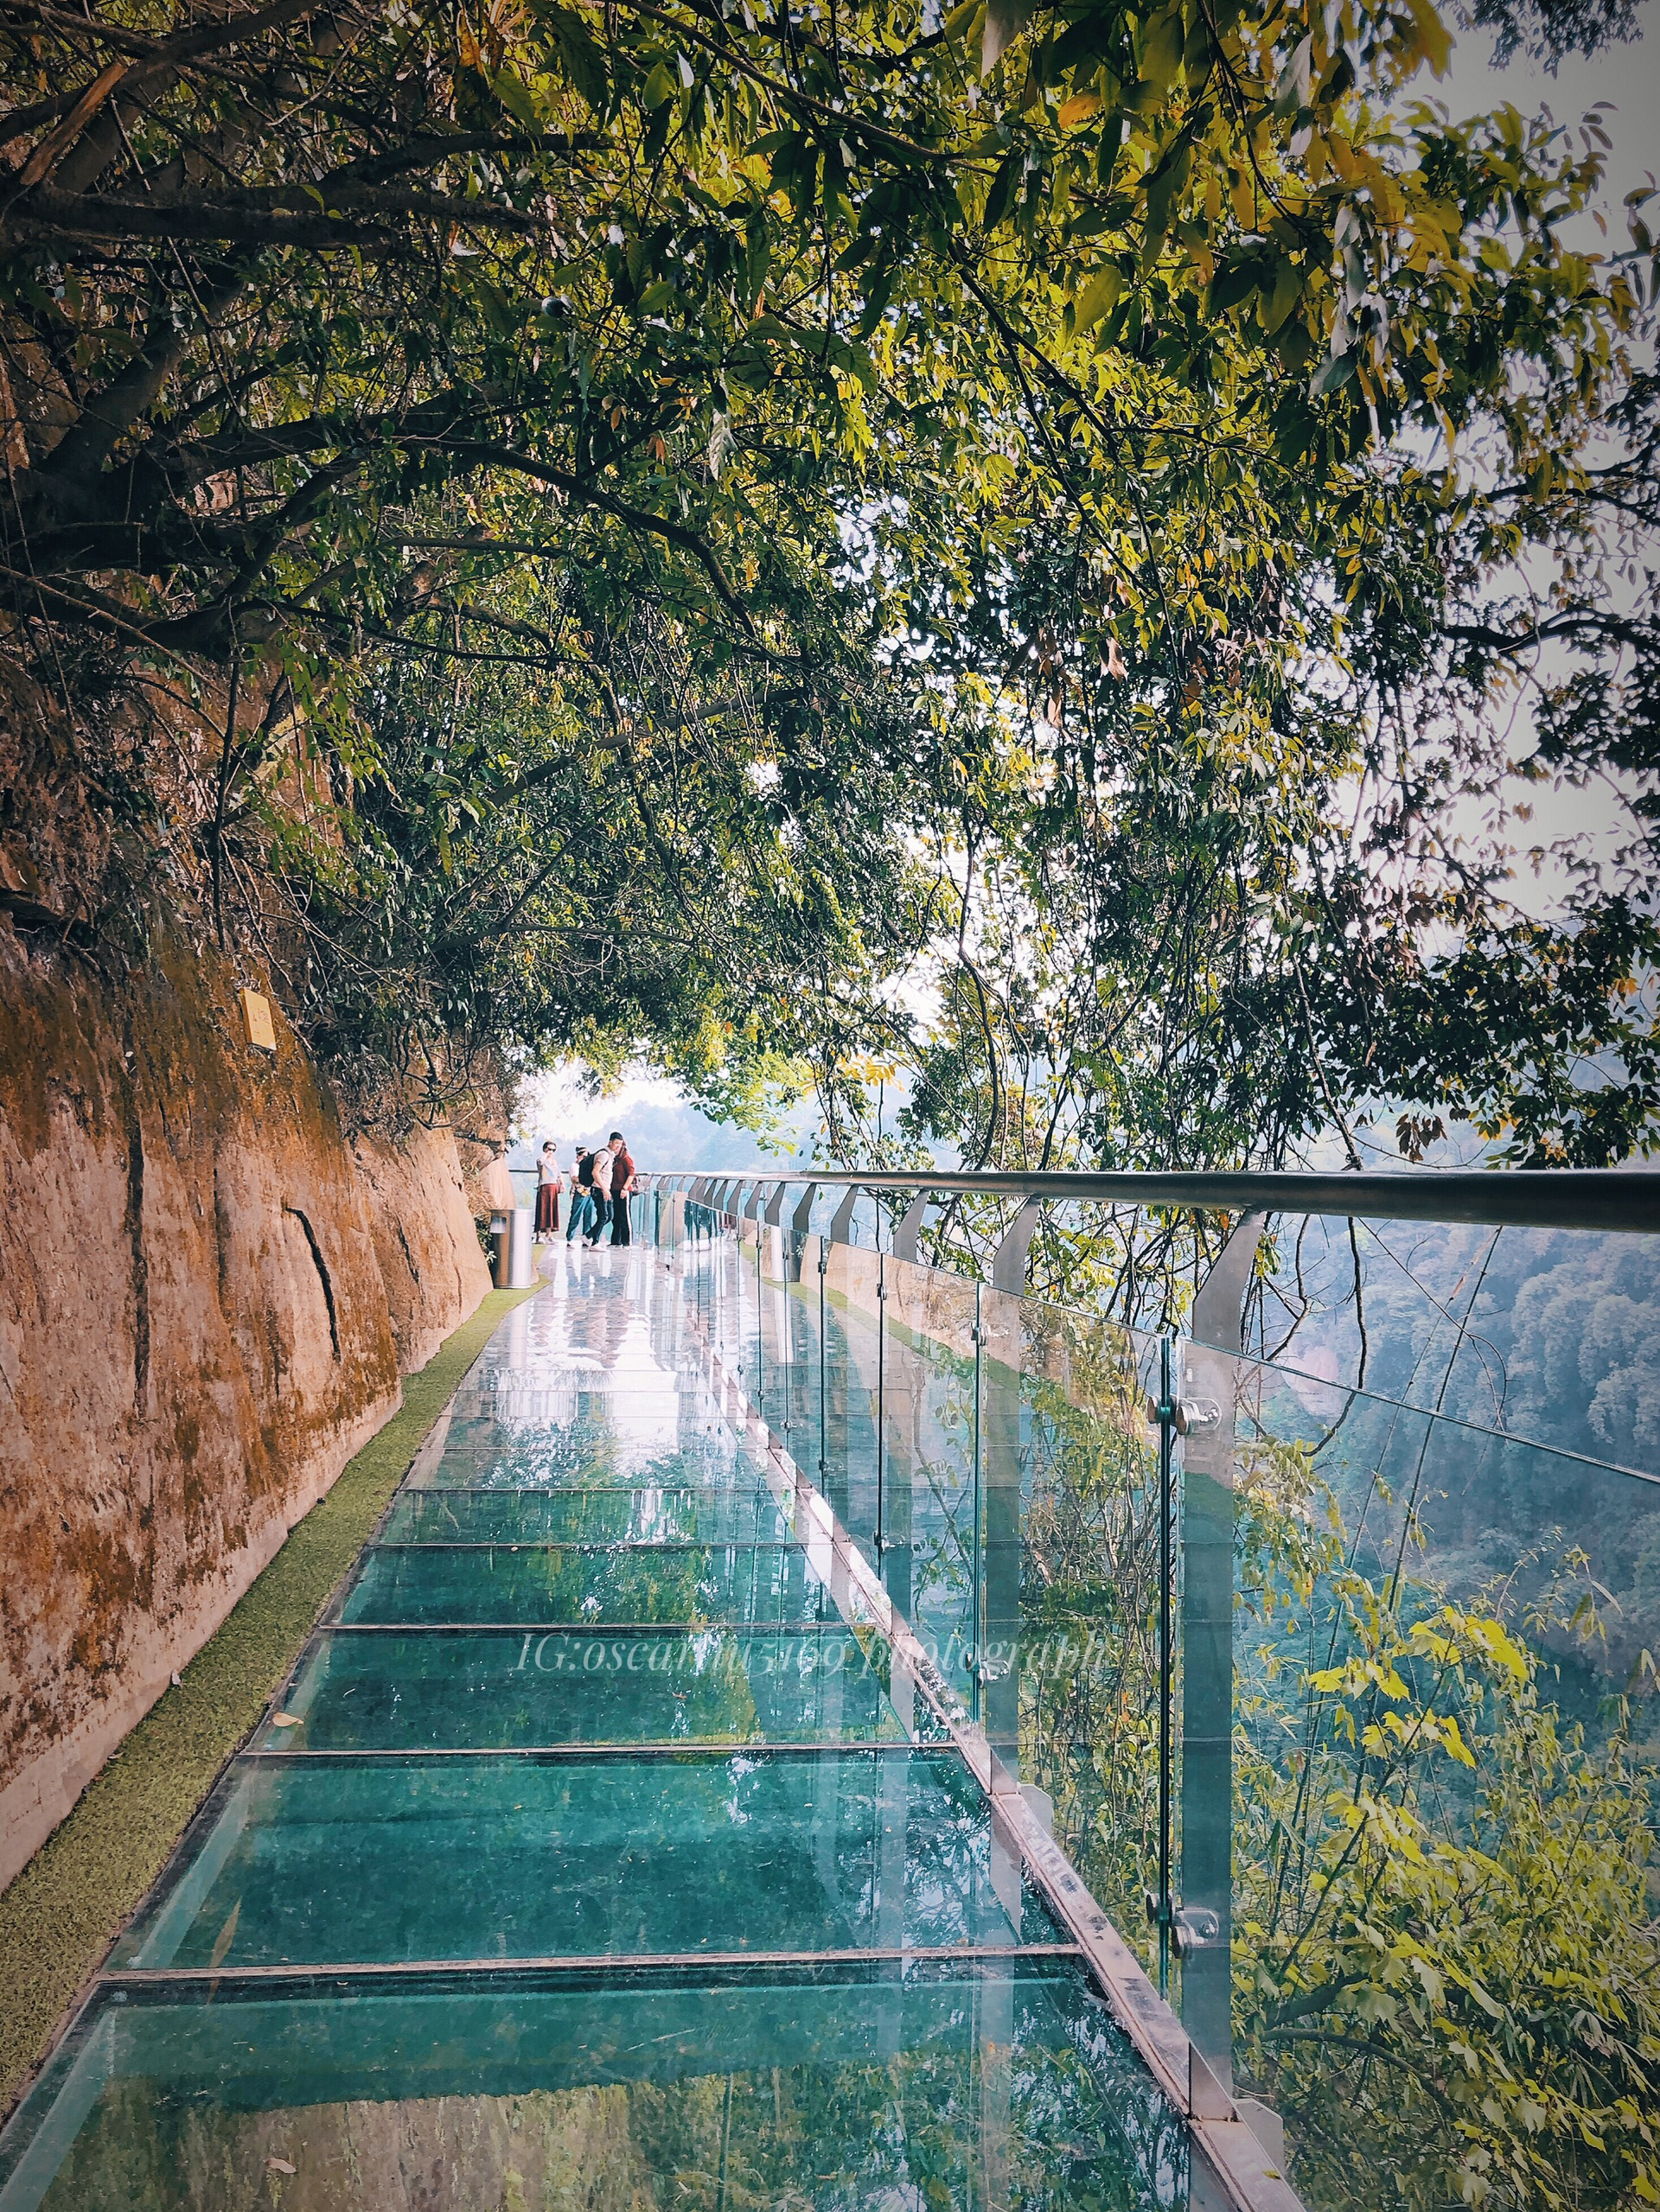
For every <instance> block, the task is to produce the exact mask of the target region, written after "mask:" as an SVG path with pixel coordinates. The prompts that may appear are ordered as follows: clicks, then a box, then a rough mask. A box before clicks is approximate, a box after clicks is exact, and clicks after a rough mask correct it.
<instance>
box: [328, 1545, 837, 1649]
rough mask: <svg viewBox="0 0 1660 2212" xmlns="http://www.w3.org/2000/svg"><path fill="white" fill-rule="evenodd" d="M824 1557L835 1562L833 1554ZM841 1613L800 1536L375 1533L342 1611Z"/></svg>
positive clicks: (611, 1617)
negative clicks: (711, 1539) (588, 1545)
mask: <svg viewBox="0 0 1660 2212" xmlns="http://www.w3.org/2000/svg"><path fill="white" fill-rule="evenodd" d="M822 1564H823V1565H825V1569H826V1573H828V1571H829V1568H828V1561H827V1560H826V1561H824V1562H823V1563H822ZM835 1613H836V1607H835V1603H834V1601H833V1597H832V1595H831V1591H830V1590H829V1588H828V1586H827V1581H826V1580H825V1578H823V1577H821V1576H820V1574H819V1572H818V1571H817V1569H816V1566H815V1565H814V1553H813V1552H812V1551H811V1550H809V1549H804V1548H803V1547H802V1546H800V1545H796V1544H782V1545H774V1546H756V1545H745V1544H729V1545H686V1546H674V1547H672V1548H671V1547H670V1546H663V1545H654V1546H644V1547H641V1548H635V1549H631V1550H628V1551H604V1552H587V1551H575V1550H572V1549H571V1548H570V1547H569V1546H553V1545H538V1546H534V1547H527V1548H524V1549H520V1550H514V1548H513V1547H512V1546H508V1545H499V1546H494V1547H492V1546H485V1547H484V1548H482V1549H479V1548H477V1547H476V1546H448V1545H442V1544H376V1545H373V1546H370V1548H369V1549H368V1550H367V1552H365V1553H364V1555H363V1559H362V1563H361V1569H360V1571H359V1573H358V1575H357V1578H356V1579H355V1580H354V1582H353V1584H351V1587H350V1588H349V1590H348V1591H347V1593H346V1597H345V1599H344V1601H343V1603H342V1606H341V1615H340V1617H341V1619H342V1621H343V1622H348V1623H350V1622H368V1623H386V1622H410V1623H412V1624H419V1625H423V1626H431V1625H433V1624H435V1623H439V1622H468V1621H477V1622H486V1623H490V1624H495V1625H502V1626H506V1625H509V1624H517V1625H520V1626H522V1627H525V1628H527V1629H528V1628H536V1627H541V1626H549V1627H552V1626H556V1625H558V1624H559V1623H560V1622H573V1621H574V1622H648V1623H649V1622H672V1623H676V1624H686V1623H690V1622H729V1621H730V1622H745V1621H786V1622H801V1621H820V1620H831V1619H833V1618H834V1617H835Z"/></svg>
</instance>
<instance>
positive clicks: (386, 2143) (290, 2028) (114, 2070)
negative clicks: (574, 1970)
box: [0, 1959, 1188, 2212]
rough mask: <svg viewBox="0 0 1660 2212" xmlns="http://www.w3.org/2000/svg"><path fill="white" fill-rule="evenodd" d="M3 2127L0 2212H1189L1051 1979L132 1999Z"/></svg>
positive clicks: (1136, 2095)
mask: <svg viewBox="0 0 1660 2212" xmlns="http://www.w3.org/2000/svg"><path fill="white" fill-rule="evenodd" d="M117 1996H118V1998H119V2000H120V2001H117ZM20 2123H21V2124H20V2125H19V2126H16V2127H15V2128H14V2129H13V2131H12V2132H11V2133H10V2135H9V2136H8V2138H7V2148H6V2152H5V2154H4V2155H5V2158H6V2163H5V2164H4V2165H0V2212H23V2208H24V2207H25V2206H27V2207H28V2212H69V2208H72V2207H73V2208H74V2212H106V2208H107V2212H127V2208H129V2207H131V2206H132V2205H137V2204H143V2205H144V2206H146V2207H148V2208H152V2212H202V2207H203V2205H204V2203H205V2202H206V2199H205V2198H204V2196H203V2195H202V2193H201V2177H203V2176H220V2175H224V2176H234V2177H247V2180H246V2187H243V2186H242V2184H241V2182H240V2179H239V2183H238V2186H239V2189H240V2190H241V2194H240V2195H239V2196H238V2198H237V2199H236V2201H237V2202H256V2201H260V2199H261V2198H262V2196H263V2195H264V2193H265V2191H267V2190H269V2191H270V2192H271V2194H272V2195H275V2194H276V2192H277V2191H278V2190H281V2189H282V2187H283V2183H284V2173H283V2171H282V2170H283V2169H284V2168H286V2169H291V2170H292V2172H293V2175H294V2179H293V2180H291V2181H290V2182H289V2183H288V2191H289V2194H290V2195H291V2196H292V2194H293V2192H294V2190H296V2189H298V2190H301V2191H302V2192H303V2195H302V2196H300V2197H298V2198H296V2199H295V2201H296V2202H303V2203H304V2205H305V2206H306V2207H307V2208H308V2212H358V2208H361V2207H362V2206H364V2205H379V2204H381V2203H387V2204H390V2203H393V2202H397V2203H399V2204H402V2203H405V2202H408V2201H410V2182H409V2177H410V2175H411V2174H412V2173H415V2174H418V2175H422V2176H425V2175H437V2176H442V2177H444V2181H443V2182H442V2183H439V2185H438V2186H439V2188H440V2190H441V2194H440V2195H439V2196H436V2197H434V2198H433V2199H432V2200H431V2202H434V2203H435V2204H436V2203H439V2202H442V2203H444V2204H451V2203H453V2204H457V2205H459V2204H462V2203H466V2204H469V2205H476V2206H496V2205H501V2206H512V2205H515V2204H523V2205H526V2206H546V2205H555V2204H562V2203H565V2202H569V2201H572V2200H573V2199H574V2198H575V2197H576V2196H580V2197H581V2199H582V2200H583V2201H584V2202H599V2203H603V2204H612V2203H616V2204H626V2205H629V2206H632V2207H636V2208H639V2212H729V2209H730V2208H735V2207H741V2206H762V2205H773V2206H786V2205H808V2204H814V2205H824V2206H834V2207H853V2206H859V2205H870V2206H877V2205H881V2206H894V2207H898V2206H907V2207H910V2206H921V2205H924V2204H926V2205H929V2206H940V2207H944V2206H947V2205H955V2206H965V2207H966V2206H979V2205H983V2204H985V2203H986V2202H988V2199H987V2196H986V2182H987V2177H988V2175H989V2176H993V2177H995V2180H996V2184H997V2196H996V2198H995V2199H994V2200H991V2201H994V2202H998V2203H999V2204H1008V2205H1020V2206H1039V2205H1041V2206H1044V2207H1046V2208H1050V2212H1102V2209H1103V2208H1108V2207H1110V2208H1112V2212H1181V2208H1182V2207H1184V2206H1185V2205H1186V2203H1187V2202H1188V2179H1187V2145H1186V2137H1185V2131H1184V2127H1183V2126H1182V2124H1181V2122H1180V2121H1179V2120H1178V2117H1177V2115H1176V2114H1175V2113H1173V2112H1172V2109H1171V2108H1170V2107H1169V2106H1168V2105H1167V2104H1166V2103H1165V2101H1164V2100H1163V2099H1162V2098H1161V2097H1160V2096H1159V2094H1158V2092H1157V2090H1156V2089H1155V2088H1153V2086H1152V2082H1151V2081H1150V2080H1149V2078H1148V2076H1147V2075H1146V2073H1145V2071H1144V2070H1143V2069H1142V2068H1141V2067H1140V2064H1139V2062H1137V2060H1136V2058H1135V2056H1134V2053H1133V2051H1132V2049H1130V2047H1129V2044H1128V2043H1127V2039H1126V2037H1124V2035H1123V2033H1122V2031H1121V2030H1120V2029H1119V2028H1118V2026H1117V2025H1116V2024H1115V2023H1114V2020H1113V2018H1112V2017H1111V2015H1110V2014H1109V2012H1108V2010H1107V2007H1106V2006H1105V2005H1103V2004H1102V2003H1101V2000H1100V1998H1098V1997H1096V1996H1095V1994H1094V1993H1093V1992H1091V1990H1090V1989H1089V1986H1088V1983H1087V1981H1086V1980H1085V1979H1084V1977H1083V1976H1082V1973H1079V1972H1078V1971H1077V1970H1076V1967H1073V1966H1072V1965H1071V1963H1070V1962H1069V1961H1068V1960H1042V1959H1038V1960H1033V1959H1021V1960H1010V1961H1009V1962H1007V1963H1003V1962H1000V1961H999V1962H992V1961H986V1962H984V1963H981V1964H980V1965H979V1966H978V1967H974V1966H970V1965H966V1964H950V1963H943V1962H942V1963H941V1964H938V1965H936V1964H935V1963H933V1962H931V1961H930V1962H927V1963H925V1964H919V1965H916V1966H912V1967H907V1968H905V1969H903V1972H902V1971H900V1970H897V1969H896V1968H894V1967H891V1966H889V1965H886V1964H880V1965H859V1964H856V1963H852V1964H848V1965H844V1966H839V1967H816V1968H814V1969H812V1970H798V1971H795V1972H790V1971H789V1970H771V1971H763V1970H759V1969H756V1968H749V1969H733V1970H725V1971H715V1970H712V1969H710V1968H708V1967H704V1968H702V1969H700V1970H699V1971H698V1972H697V1973H687V1972H685V1971H682V1972H680V1973H666V1972H665V1971H664V1970H662V1969H651V1970H636V1971H635V1972H634V1973H626V1972H619V1973H615V1974H612V1975H610V1976H608V1977H606V1978H605V1979H604V1980H603V1982H601V1981H600V1980H599V1979H597V1977H592V1976H583V1975H572V1974H565V1975H562V1976H559V1977H558V1978H554V1977H551V1976H546V1975H544V1976H541V1977H540V1978H539V1977H536V1976H533V1975H525V1974H519V1975H512V1976H502V1977H485V1976H467V1975H457V1974H446V1975H444V1976H443V1977H432V1978H429V1977H425V1976H421V1975H418V1974H417V1975H406V1976H402V1977H400V1978H399V1979H398V1980H397V1981H396V1982H395V1983H388V1982H387V1981H386V1980H385V1979H381V1980H379V1981H375V1980H360V1981H356V1982H348V1983H346V1984H344V1985H340V1984H331V1985H326V1986H316V1985H312V1984H308V1983H306V1982H303V1981H300V1982H297V1983H294V1984H287V1983H285V1984H284V1985H283V1986H280V1987H272V1986H271V1985H270V1984H269V1983H264V1984H262V1983H257V1982H251V1981H247V1980H242V1981H238V1980H237V1979H234V1978H232V1977H226V1978H224V1979H220V1980H218V1981H215V1982H214V1983H213V1984H212V1985H208V1984H198V1985H195V1986H188V1985H187V1986H184V1987H182V1988H181V1987H179V1986H176V1985H175V1986H171V1987H163V1988H157V1987H155V1986H150V1987H143V1986H136V1985H135V1986H131V1987H128V1988H124V1989H122V1990H121V1991H120V1992H109V1993H106V1994H105V1997H104V1998H101V1999H100V2000H99V2003H98V2004H97V2005H95V2006H94V2008H93V2010H92V2011H91V2012H90V2014H89V2015H88V2016H86V2018H85V2019H84V2020H83V2022H82V2024H81V2025H80V2027H79V2028H78V2029H77V2030H76V2032H75V2034H74V2035H73V2037H71V2038H70V2039H68V2040H67V2042H66V2043H65V2044H64V2045H63V2046H62V2048H61V2049H60V2052H59V2054H58V2056H57V2057H56V2058H55V2060H54V2063H53V2065H52V2066H51V2068H50V2069H48V2073H47V2075H45V2076H44V2078H43V2079H42V2080H41V2082H40V2083H39V2085H38V2086H37V2088H35V2092H34V2093H33V2094H32V2096H31V2098H30V2100H29V2105H28V2107H26V2108H25V2110H24V2112H23V2113H22V2114H21V2115H20ZM273 2160H275V2161H278V2162H280V2163H279V2164H278V2165H277V2166H275V2167H273V2165H272V2161H273ZM723 2179H724V2181H725V2188H724V2190H723V2187H722V2182H723ZM452 2183H453V2193H452ZM423 2201H425V2200H423Z"/></svg>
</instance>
